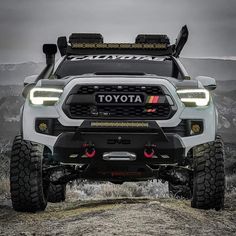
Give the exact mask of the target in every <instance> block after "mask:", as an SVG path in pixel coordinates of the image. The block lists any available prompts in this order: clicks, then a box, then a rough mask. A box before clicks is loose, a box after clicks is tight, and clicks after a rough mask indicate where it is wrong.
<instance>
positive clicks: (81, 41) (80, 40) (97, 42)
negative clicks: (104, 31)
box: [57, 25, 188, 57]
mask: <svg viewBox="0 0 236 236" xmlns="http://www.w3.org/2000/svg"><path fill="white" fill-rule="evenodd" d="M187 39H188V28H187V26H186V25H185V26H183V27H182V29H181V31H180V33H179V35H178V38H177V39H176V43H175V44H173V45H170V40H169V38H168V36H167V35H162V34H161V35H158V34H157V35H153V34H152V35H148V34H140V35H138V36H137V37H136V40H135V43H103V37H102V35H101V34H91V33H89V34H85V33H79V34H78V33H73V34H71V36H70V37H69V43H67V39H66V37H65V36H63V37H59V38H58V40H57V45H58V48H59V51H60V53H61V55H62V56H64V55H86V54H87V55H89V54H107V53H109V54H131V55H132V54H138V55H152V56H175V57H179V55H180V52H181V51H182V49H183V47H184V45H185V43H186V42H187Z"/></svg>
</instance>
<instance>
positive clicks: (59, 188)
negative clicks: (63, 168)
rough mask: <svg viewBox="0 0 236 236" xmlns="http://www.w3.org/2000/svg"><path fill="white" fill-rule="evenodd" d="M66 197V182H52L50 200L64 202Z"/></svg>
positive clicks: (49, 190) (49, 193)
mask: <svg viewBox="0 0 236 236" xmlns="http://www.w3.org/2000/svg"><path fill="white" fill-rule="evenodd" d="M65 199H66V185H65V184H51V183H50V186H49V189H48V202H52V203H57V202H64V201H65Z"/></svg>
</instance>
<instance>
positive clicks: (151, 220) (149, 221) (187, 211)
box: [0, 194, 236, 236]
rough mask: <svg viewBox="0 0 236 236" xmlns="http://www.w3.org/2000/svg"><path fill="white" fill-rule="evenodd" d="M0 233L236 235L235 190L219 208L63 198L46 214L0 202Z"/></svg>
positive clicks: (176, 202) (161, 200) (159, 201)
mask: <svg viewBox="0 0 236 236" xmlns="http://www.w3.org/2000/svg"><path fill="white" fill-rule="evenodd" d="M0 235H27V236H28V235H50V236H51V235H76V236H80V235H140V236H141V235H142V236H143V235H181V236H182V235H220V236H222V235H224V236H225V235H236V194H234V195H231V196H227V198H226V206H225V210H224V211H219V212H216V211H214V210H210V211H205V210H197V209H193V208H191V207H190V202H189V201H185V200H176V199H172V198H159V199H150V198H134V199H133V198H126V199H124V198H123V199H106V200H90V201H73V200H68V201H66V202H65V203H59V204H49V205H48V207H47V209H46V211H45V212H40V213H17V212H15V211H13V209H12V208H11V205H10V201H9V200H4V201H1V202H0Z"/></svg>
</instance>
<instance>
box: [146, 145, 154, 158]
mask: <svg viewBox="0 0 236 236" xmlns="http://www.w3.org/2000/svg"><path fill="white" fill-rule="evenodd" d="M155 150H156V144H150V143H148V144H146V145H145V146H144V157H146V158H153V156H154V154H155Z"/></svg>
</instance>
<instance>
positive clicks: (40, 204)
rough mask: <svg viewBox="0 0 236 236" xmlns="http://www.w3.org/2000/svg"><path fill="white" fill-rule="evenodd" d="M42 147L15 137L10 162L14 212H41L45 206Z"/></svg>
mask: <svg viewBox="0 0 236 236" xmlns="http://www.w3.org/2000/svg"><path fill="white" fill-rule="evenodd" d="M42 155H43V146H42V145H40V144H37V143H34V142H29V141H26V140H23V139H22V137H21V136H20V135H19V136H16V137H15V140H14V142H13V146H12V152H11V162H10V190H11V200H12V205H13V208H14V209H15V210H16V211H23V212H36V211H43V210H44V209H45V208H46V206H47V196H46V195H47V194H46V193H47V187H46V186H45V185H44V184H43V173H42V160H43V157H42Z"/></svg>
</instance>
